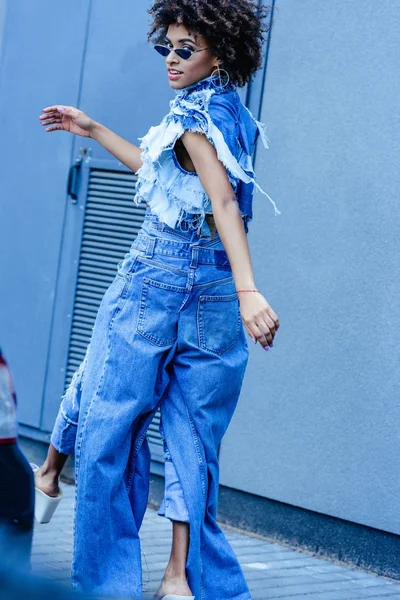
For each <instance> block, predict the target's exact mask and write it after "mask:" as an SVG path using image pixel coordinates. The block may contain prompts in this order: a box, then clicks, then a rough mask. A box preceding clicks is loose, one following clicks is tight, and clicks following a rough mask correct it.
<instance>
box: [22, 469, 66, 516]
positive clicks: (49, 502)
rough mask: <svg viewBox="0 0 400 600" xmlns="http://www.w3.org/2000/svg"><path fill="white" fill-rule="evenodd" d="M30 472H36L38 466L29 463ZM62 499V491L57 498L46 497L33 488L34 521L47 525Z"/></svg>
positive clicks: (40, 491)
mask: <svg viewBox="0 0 400 600" xmlns="http://www.w3.org/2000/svg"><path fill="white" fill-rule="evenodd" d="M30 465H31V467H32V471H33V472H35V471H37V470H38V468H39V467H38V466H37V465H35V464H34V463H30ZM61 498H62V491H61V490H60V491H59V493H58V496H48V495H47V494H45V493H44V492H42V490H39V488H37V487H35V519H36V520H37V521H38V522H39V523H49V522H50V520H51V517H52V516H53V515H54V511H55V510H56V508H57V506H58V505H59V504H60V500H61Z"/></svg>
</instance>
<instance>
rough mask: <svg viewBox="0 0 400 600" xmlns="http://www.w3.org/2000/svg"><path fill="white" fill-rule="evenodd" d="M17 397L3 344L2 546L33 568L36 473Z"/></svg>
mask: <svg viewBox="0 0 400 600" xmlns="http://www.w3.org/2000/svg"><path fill="white" fill-rule="evenodd" d="M16 404H17V398H16V394H15V390H14V385H13V381H12V377H11V373H10V370H9V368H8V365H7V363H6V360H5V358H4V356H3V354H2V351H1V348H0V549H1V559H2V561H3V565H4V563H5V561H7V564H9V565H12V566H13V568H18V569H19V568H21V569H29V568H30V556H31V549H32V536H33V519H34V503H35V496H34V489H35V486H34V476H33V473H32V469H31V467H30V465H29V462H28V461H27V459H26V458H25V456H24V455H23V454H22V452H21V450H20V448H19V446H18V442H17V415H16Z"/></svg>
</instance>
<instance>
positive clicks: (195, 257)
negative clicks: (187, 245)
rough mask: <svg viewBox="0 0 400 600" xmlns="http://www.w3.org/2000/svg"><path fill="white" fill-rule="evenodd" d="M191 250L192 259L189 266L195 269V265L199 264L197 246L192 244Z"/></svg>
mask: <svg viewBox="0 0 400 600" xmlns="http://www.w3.org/2000/svg"><path fill="white" fill-rule="evenodd" d="M191 252H192V260H191V261H190V268H191V269H196V267H197V266H198V264H199V248H196V247H195V246H192V248H191Z"/></svg>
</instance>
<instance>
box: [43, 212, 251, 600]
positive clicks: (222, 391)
mask: <svg viewBox="0 0 400 600" xmlns="http://www.w3.org/2000/svg"><path fill="white" fill-rule="evenodd" d="M247 361H248V345H247V340H246V334H245V330H244V327H243V324H242V320H241V315H240V310H239V300H238V295H237V293H236V289H235V284H234V280H233V276H232V270H231V267H230V264H229V260H228V256H227V254H226V252H225V250H224V249H223V245H222V242H221V240H220V238H219V236H218V234H216V237H215V239H211V235H210V230H209V227H208V224H207V221H204V223H203V225H202V228H201V232H200V235H199V234H198V233H197V232H196V231H193V230H187V231H185V230H182V228H175V229H174V228H171V227H169V226H168V225H166V224H165V223H163V222H161V221H160V220H159V217H158V216H157V215H155V214H153V213H151V211H150V208H149V207H148V208H147V209H146V214H145V219H144V222H143V224H142V227H141V229H140V231H139V233H138V235H137V237H136V238H135V240H134V242H133V243H132V246H131V249H130V251H129V253H127V254H126V255H125V257H124V259H123V260H122V261H121V262H120V263H119V265H118V270H117V273H116V275H115V278H114V280H113V282H112V284H111V285H110V287H109V288H108V290H107V291H106V293H105V295H104V297H103V299H102V301H101V304H100V307H99V311H98V314H97V317H96V321H95V325H94V328H93V332H92V337H91V342H90V344H89V346H88V349H87V352H86V356H85V360H84V361H83V363H82V365H81V366H80V368H79V369H78V371H77V372H76V373H75V375H74V378H73V380H72V382H71V385H70V387H69V390H68V393H67V394H66V395H65V396H64V397H63V401H62V404H61V407H60V410H59V413H58V416H57V420H56V423H55V426H54V429H53V433H52V436H51V442H52V444H53V445H54V446H55V448H56V449H57V450H58V451H60V452H63V453H66V454H70V453H71V452H72V451H73V450H74V447H75V459H76V505H75V511H76V512H75V528H74V551H73V565H72V583H73V586H74V587H75V588H76V589H78V590H80V591H83V592H90V593H92V594H99V595H115V596H130V597H133V598H141V597H142V564H141V545H140V539H139V528H140V526H141V523H142V520H143V516H144V513H145V510H146V505H147V500H148V491H149V470H150V453H149V446H148V442H147V438H146V430H147V428H148V426H149V424H150V422H151V420H152V418H153V416H154V414H155V412H156V410H157V408H158V407H160V413H161V422H160V433H161V435H162V436H163V440H164V452H165V459H166V462H165V477H166V480H165V496H164V499H163V501H162V504H161V506H160V509H159V513H158V514H160V515H164V516H166V517H168V518H170V519H176V520H181V521H188V522H189V523H190V545H189V551H188V557H187V563H186V573H187V577H188V582H189V585H190V587H191V590H192V593H193V594H194V596H195V598H196V600H233V599H235V600H250V599H251V596H250V593H249V589H248V586H247V584H246V581H245V578H244V575H243V572H242V570H241V567H240V565H239V563H238V561H237V558H236V556H235V554H234V552H233V550H232V548H231V546H230V544H229V543H228V541H227V539H226V538H225V536H224V534H223V532H222V531H221V529H220V527H219V526H218V524H217V522H216V516H217V501H218V477H219V468H218V447H219V444H220V442H221V439H222V437H223V435H224V433H225V431H226V429H227V427H228V425H229V423H230V420H231V417H232V415H233V412H234V410H235V407H236V404H237V401H238V398H239V393H240V389H241V385H242V381H243V377H244V373H245V369H246V365H247Z"/></svg>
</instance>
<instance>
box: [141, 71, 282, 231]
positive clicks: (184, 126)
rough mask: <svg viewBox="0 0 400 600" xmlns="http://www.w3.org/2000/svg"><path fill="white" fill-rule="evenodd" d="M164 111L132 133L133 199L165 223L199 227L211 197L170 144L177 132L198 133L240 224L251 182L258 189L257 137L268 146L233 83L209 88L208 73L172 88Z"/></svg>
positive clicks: (247, 210)
mask: <svg viewBox="0 0 400 600" xmlns="http://www.w3.org/2000/svg"><path fill="white" fill-rule="evenodd" d="M169 104H170V111H169V113H168V114H167V115H165V117H164V118H163V119H162V121H161V123H160V124H159V125H157V126H153V127H150V129H149V131H148V132H147V134H146V135H145V136H144V137H141V138H138V139H139V141H140V148H142V150H143V152H142V154H141V160H142V162H143V164H142V166H141V167H140V169H139V170H138V171H137V176H138V179H137V182H136V194H135V197H134V201H135V202H136V204H139V202H141V201H142V200H145V201H146V202H148V203H149V205H150V209H151V212H152V213H155V214H157V215H158V217H159V219H160V220H161V221H163V222H164V223H166V224H167V225H169V226H170V227H179V226H180V227H182V228H185V229H194V230H196V231H197V232H198V233H199V232H200V230H201V227H202V224H203V221H204V217H205V215H206V214H212V204H211V199H210V198H209V197H208V196H207V194H206V192H205V191H204V189H203V186H202V184H201V181H200V178H199V176H198V175H197V173H196V172H191V171H186V170H185V169H183V167H181V165H180V164H179V162H178V159H177V157H176V154H175V151H174V144H175V142H176V140H177V139H178V138H180V137H181V136H182V135H183V133H184V132H185V131H186V130H188V131H196V132H199V133H204V134H205V135H206V137H207V139H208V140H209V141H210V142H211V144H212V145H213V146H214V148H215V150H216V152H217V156H218V158H219V160H220V161H221V162H222V163H223V165H224V166H225V168H226V172H227V176H228V178H229V181H230V183H231V185H232V188H233V191H234V193H235V196H236V199H237V201H238V205H239V209H240V213H241V215H242V218H243V222H244V228H245V231H246V233H247V232H248V221H250V220H251V219H252V217H253V211H252V204H253V192H254V189H255V187H256V188H257V189H259V190H260V191H261V192H262V193H263V194H264V195H265V196H267V198H268V199H269V200H270V201H271V202H272V204H273V206H274V209H275V214H280V212H279V210H278V209H277V208H276V205H275V203H274V201H273V200H272V198H270V196H269V195H268V194H267V193H266V192H265V191H264V190H262V189H261V187H260V185H259V184H258V181H257V178H256V175H255V173H254V168H253V161H252V154H253V151H254V147H255V143H256V141H257V139H258V136H259V135H260V136H261V139H262V142H263V144H264V146H265V147H266V148H268V142H267V136H266V133H265V125H264V124H263V123H260V121H258V120H257V119H255V117H254V116H253V115H252V114H251V112H250V111H249V109H248V108H247V107H246V106H244V104H242V102H241V101H240V98H239V95H238V93H237V91H236V90H235V88H234V87H233V86H232V85H231V84H228V86H226V87H225V88H218V87H215V86H214V84H213V83H212V81H211V76H210V77H206V78H204V79H201V80H199V81H197V82H196V83H193V84H191V85H189V86H187V87H185V88H182V89H180V90H177V91H176V95H175V98H174V99H173V100H171V101H170V103H169Z"/></svg>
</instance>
